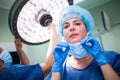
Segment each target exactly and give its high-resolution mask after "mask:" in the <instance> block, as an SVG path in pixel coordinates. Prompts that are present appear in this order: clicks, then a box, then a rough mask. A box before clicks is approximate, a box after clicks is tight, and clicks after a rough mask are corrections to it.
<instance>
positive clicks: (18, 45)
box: [14, 38, 30, 65]
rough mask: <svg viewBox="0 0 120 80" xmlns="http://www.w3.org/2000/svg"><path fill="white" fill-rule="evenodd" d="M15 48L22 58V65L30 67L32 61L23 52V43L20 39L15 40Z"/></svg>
mask: <svg viewBox="0 0 120 80" xmlns="http://www.w3.org/2000/svg"><path fill="white" fill-rule="evenodd" d="M14 43H15V47H16V50H17V53H18V55H19V58H20V64H22V65H30V61H29V58H28V56H27V55H26V53H25V52H24V51H23V50H22V47H23V45H22V42H21V40H20V39H19V38H14Z"/></svg>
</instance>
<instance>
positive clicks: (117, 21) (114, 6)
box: [90, 0, 120, 53]
mask: <svg viewBox="0 0 120 80" xmlns="http://www.w3.org/2000/svg"><path fill="white" fill-rule="evenodd" d="M119 3H120V0H112V1H110V2H108V3H105V4H103V5H100V6H97V7H95V8H93V9H91V10H90V11H91V13H92V15H93V17H94V20H95V28H94V29H93V33H94V34H96V33H98V29H101V30H102V29H103V22H102V17H101V11H105V12H106V14H107V15H108V17H109V20H110V25H111V30H110V32H105V33H104V34H103V35H101V36H100V37H98V39H99V40H100V42H101V45H102V46H103V49H104V50H114V51H117V52H119V53H120V42H119V40H120V10H119V7H120V4H119Z"/></svg>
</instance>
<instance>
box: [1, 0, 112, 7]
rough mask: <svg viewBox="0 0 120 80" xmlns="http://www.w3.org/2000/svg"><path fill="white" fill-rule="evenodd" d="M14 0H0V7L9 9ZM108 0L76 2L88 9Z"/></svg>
mask: <svg viewBox="0 0 120 80" xmlns="http://www.w3.org/2000/svg"><path fill="white" fill-rule="evenodd" d="M14 1H15V0H0V8H4V9H10V8H11V6H12V4H13V3H14ZM74 1H75V2H76V1H80V0H74ZM108 1H111V0H82V2H81V3H79V2H78V3H77V4H79V5H80V6H82V7H84V8H87V9H90V8H94V7H96V6H99V5H101V4H104V3H106V2H108Z"/></svg>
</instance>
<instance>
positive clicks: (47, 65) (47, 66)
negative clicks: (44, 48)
mask: <svg viewBox="0 0 120 80" xmlns="http://www.w3.org/2000/svg"><path fill="white" fill-rule="evenodd" d="M48 28H49V30H50V42H49V47H48V52H47V55H46V59H45V62H44V63H42V64H40V66H41V68H42V70H43V73H44V77H46V76H47V75H48V73H49V72H50V70H51V68H52V65H53V62H54V58H53V54H52V52H53V49H54V47H55V45H56V44H57V42H58V34H57V32H56V26H55V25H54V24H50V25H49V27H48Z"/></svg>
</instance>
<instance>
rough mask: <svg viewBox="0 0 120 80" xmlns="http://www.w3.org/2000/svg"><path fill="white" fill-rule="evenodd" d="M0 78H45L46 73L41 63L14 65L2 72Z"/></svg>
mask: <svg viewBox="0 0 120 80" xmlns="http://www.w3.org/2000/svg"><path fill="white" fill-rule="evenodd" d="M0 80H44V75H43V72H42V69H41V67H40V65H39V64H35V65H29V66H23V65H17V66H15V65H14V66H11V67H10V68H9V69H7V70H5V71H3V72H0Z"/></svg>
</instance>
